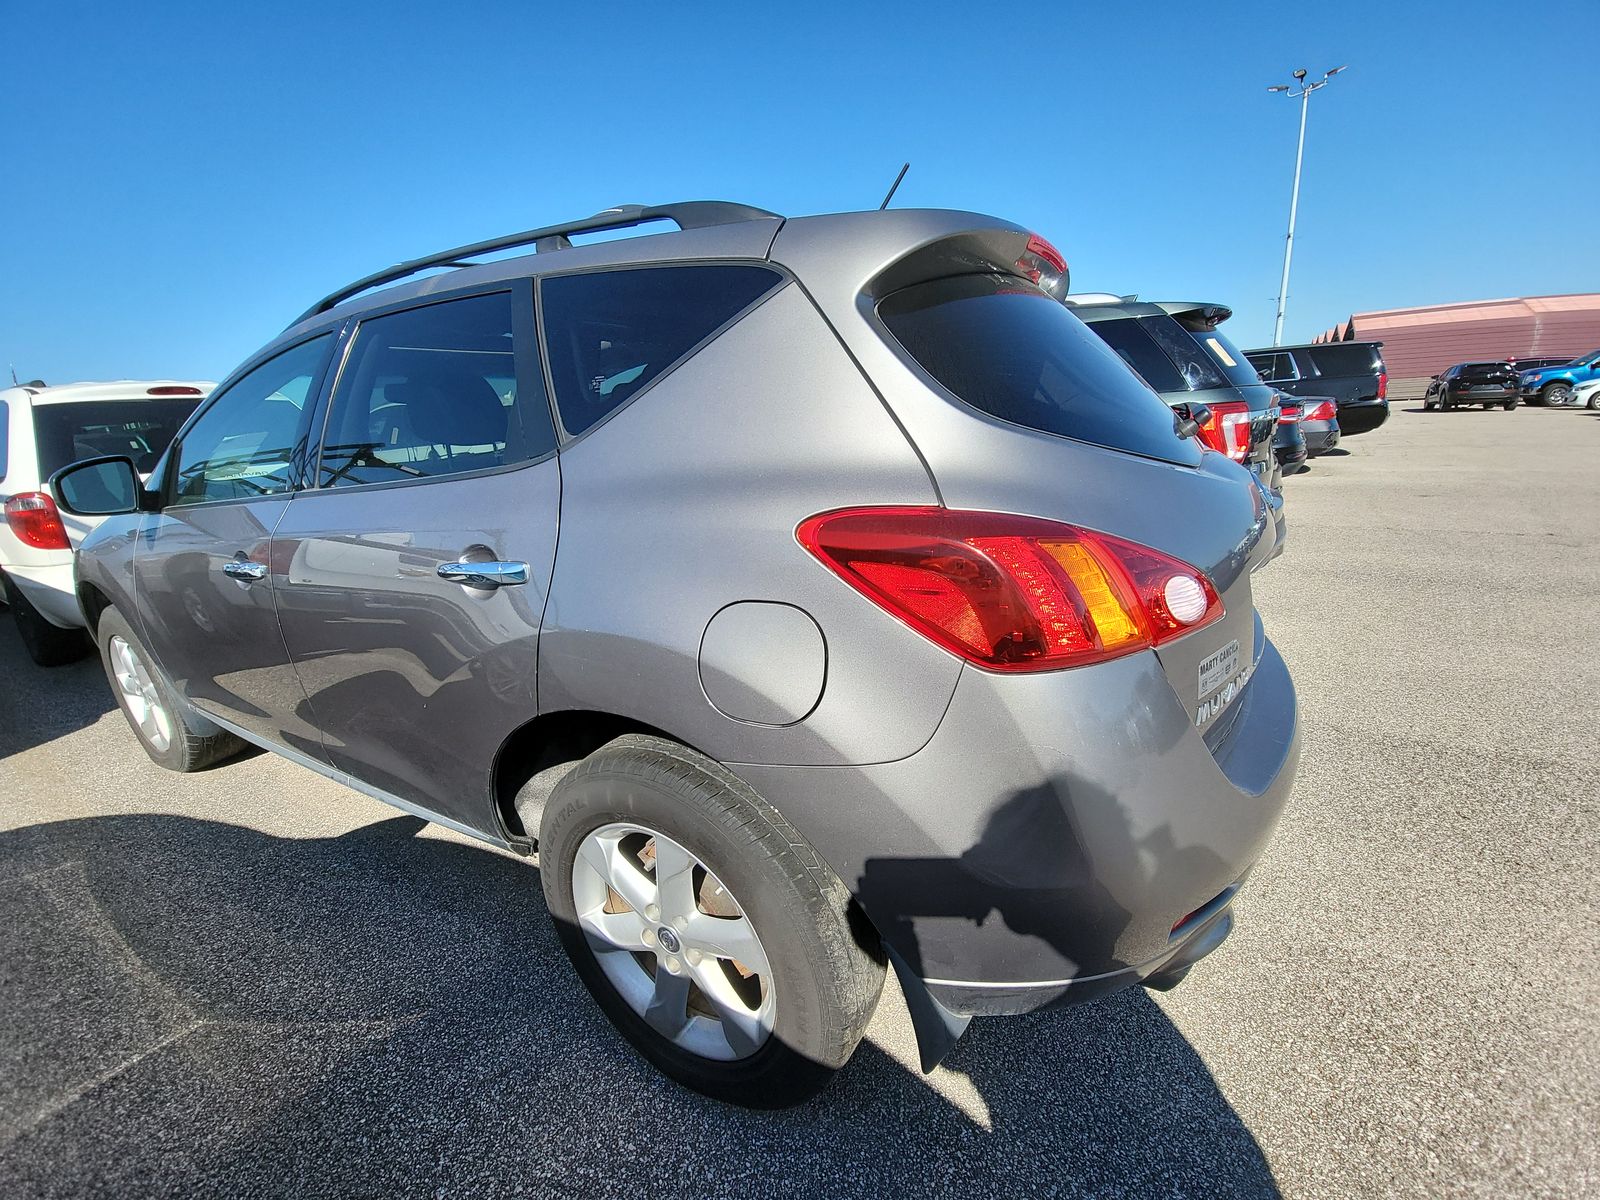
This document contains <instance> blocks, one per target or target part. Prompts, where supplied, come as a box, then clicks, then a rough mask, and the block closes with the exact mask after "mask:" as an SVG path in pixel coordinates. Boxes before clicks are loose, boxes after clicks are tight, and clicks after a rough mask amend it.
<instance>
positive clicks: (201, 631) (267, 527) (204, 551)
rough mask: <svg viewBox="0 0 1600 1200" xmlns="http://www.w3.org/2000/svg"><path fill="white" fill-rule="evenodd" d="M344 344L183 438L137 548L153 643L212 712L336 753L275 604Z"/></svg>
mask: <svg viewBox="0 0 1600 1200" xmlns="http://www.w3.org/2000/svg"><path fill="white" fill-rule="evenodd" d="M334 341H335V335H334V334H333V333H331V332H330V333H324V334H321V335H319V336H317V337H313V338H311V339H309V340H307V341H304V342H300V343H299V344H297V345H294V346H291V347H289V348H288V349H285V350H283V351H281V352H278V353H275V354H273V355H272V356H271V357H270V358H268V359H267V360H265V361H264V362H262V363H260V364H258V365H256V366H254V367H252V368H251V369H250V370H249V371H247V372H245V373H244V374H243V375H241V376H240V377H239V378H238V379H237V380H235V381H234V382H232V383H230V384H228V385H226V387H225V388H224V389H223V390H221V391H219V392H218V393H217V395H216V396H215V398H214V399H213V400H212V401H211V403H209V404H208V405H207V406H206V407H205V408H204V409H203V410H202V411H201V412H200V414H199V416H197V417H196V418H195V419H194V421H193V422H192V423H191V424H190V425H189V426H188V427H187V428H186V429H184V430H183V431H182V434H181V440H180V441H178V442H175V443H174V444H173V446H172V448H171V450H170V452H169V453H168V455H167V459H166V464H165V467H164V469H163V473H162V477H161V505H162V506H161V509H160V511H158V512H156V513H153V514H151V515H150V516H148V517H146V518H145V519H144V520H143V521H142V522H141V524H140V529H139V535H138V537H139V541H138V544H137V545H136V547H135V550H134V556H133V561H134V582H135V595H136V596H137V605H138V617H139V621H140V625H141V628H142V630H143V633H144V637H145V641H146V644H147V645H148V646H149V648H150V650H151V652H152V653H153V654H154V655H155V657H156V659H157V661H158V662H160V664H161V666H162V668H163V669H164V670H165V671H166V673H167V675H168V677H169V678H170V679H171V680H172V682H173V685H174V686H175V687H176V688H177V689H178V691H179V692H180V693H181V694H182V695H183V696H184V697H185V698H187V699H188V700H189V701H190V702H191V703H192V704H193V705H194V706H195V707H196V708H197V709H199V710H200V711H201V712H204V713H208V714H210V715H212V716H216V717H220V718H222V719H223V720H225V721H228V722H229V723H231V724H233V725H235V726H237V727H238V728H240V729H241V730H243V731H244V732H246V733H247V734H249V735H251V736H254V737H257V738H266V739H268V740H270V741H273V742H278V743H282V744H285V745H288V746H289V747H291V748H293V749H296V750H299V751H302V752H304V753H308V754H311V755H313V756H314V757H315V758H317V759H321V758H322V747H321V740H320V738H318V736H317V735H316V732H315V730H314V729H313V728H312V727H311V726H310V725H309V724H308V723H307V721H306V715H307V709H306V702H305V693H304V692H303V691H302V690H301V688H300V684H299V682H298V680H297V679H296V677H295V673H294V669H293V668H292V667H291V666H290V663H289V656H288V653H287V652H286V651H285V649H284V645H283V638H282V636H281V635H280V634H279V631H278V617H277V612H276V608H275V605H274V603H273V596H272V589H273V581H272V579H271V578H270V571H269V550H270V542H271V538H272V530H273V528H274V526H276V525H277V523H278V520H279V518H280V517H282V515H283V513H284V510H285V508H286V506H287V504H288V502H289V496H290V494H291V493H292V491H293V490H294V488H295V487H296V486H297V485H298V484H299V482H300V477H301V475H302V473H303V470H304V467H305V463H306V449H307V446H308V445H309V443H310V429H311V423H312V418H311V413H312V410H313V409H314V408H315V401H316V397H317V394H318V390H319V388H320V386H321V383H322V379H323V375H324V372H325V371H326V369H327V364H328V361H329V358H330V356H331V352H332V349H333V345H334Z"/></svg>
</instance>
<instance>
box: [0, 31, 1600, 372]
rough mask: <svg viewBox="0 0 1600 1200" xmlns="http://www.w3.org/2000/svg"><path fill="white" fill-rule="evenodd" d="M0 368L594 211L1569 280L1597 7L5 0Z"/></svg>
mask: <svg viewBox="0 0 1600 1200" xmlns="http://www.w3.org/2000/svg"><path fill="white" fill-rule="evenodd" d="M4 12H5V16H4V20H3V25H0V28H3V30H4V43H5V45H6V47H7V54H6V83H5V86H4V88H3V89H0V91H3V93H4V98H3V99H0V156H3V162H4V175H3V178H4V181H5V183H4V186H3V189H0V196H3V199H0V370H4V369H5V367H6V365H7V364H11V363H14V364H15V366H16V370H17V373H18V374H19V376H21V377H22V378H24V379H27V378H30V377H36V376H37V377H43V378H45V379H46V380H48V381H53V382H66V381H69V380H73V379H93V378H114V377H119V376H132V377H147V376H158V375H172V376H179V377H206V376H209V377H214V378H220V377H221V376H222V375H223V374H225V373H226V372H227V371H229V370H230V369H231V368H232V367H233V366H234V365H235V364H236V363H237V362H238V361H239V360H240V359H241V358H243V357H244V356H245V355H247V354H248V353H250V352H251V351H252V350H254V349H255V348H256V347H258V346H259V345H261V344H262V343H264V342H265V341H267V340H268V339H269V338H270V337H272V336H273V335H274V334H275V333H276V332H277V331H278V330H279V329H281V328H282V327H283V325H284V324H285V323H287V322H288V320H289V319H290V318H292V317H293V316H294V315H295V314H296V313H298V312H299V311H300V310H301V309H302V308H304V307H305V306H306V305H307V304H308V303H310V302H311V301H312V300H314V299H316V298H317V297H318V296H320V295H322V294H323V293H325V292H327V291H329V290H331V289H332V288H334V287H336V286H338V285H340V284H342V283H344V282H347V281H348V280H350V279H353V278H356V277H358V276H360V275H364V274H366V273H368V272H369V271H372V270H374V269H377V268H378V267H381V266H384V265H386V264H388V263H391V262H394V261H397V260H399V259H403V258H409V257H413V256H415V255H417V254H419V253H425V252H427V251H430V250H436V249H441V248H443V247H446V246H450V245H456V244H459V243H462V242H468V241H473V240H476V239H479V238H482V237H488V236H492V235H495V234H499V233H505V232H510V231H513V230H517V229H524V228H529V227H532V226H537V225H541V224H546V223H550V222H553V221H558V220H562V219H566V218H570V217H574V216H580V215H583V214H587V213H590V212H593V211H595V210H597V209H600V208H604V207H608V206H610V205H613V204H618V203H645V204H649V203H660V202H664V201H666V200H671V199H688V198H714V199H733V200H743V201H747V202H749V203H753V204H758V205H761V206H762V207H765V208H770V209H774V210H777V211H779V212H786V213H793V214H802V213H811V212H827V211H837V210H843V209H851V208H870V207H875V206H876V205H877V203H878V201H879V200H880V199H881V198H882V196H883V193H884V191H885V190H886V189H887V187H888V185H889V183H890V181H891V180H892V178H893V176H894V173H895V171H896V170H897V169H898V168H899V165H900V163H901V162H902V161H903V160H905V159H910V160H911V163H912V166H911V172H910V174H909V176H908V177H907V178H906V181H905V183H904V185H903V186H902V187H901V189H900V193H899V195H898V196H897V197H896V204H897V205H901V206H906V207H915V206H930V207H950V208H968V209H975V210H979V211H986V212H992V213H995V214H998V215H1001V216H1005V217H1009V218H1012V219H1014V220H1018V221H1020V222H1023V223H1026V224H1028V225H1030V226H1032V227H1034V228H1036V229H1038V230H1039V231H1040V232H1041V233H1043V234H1044V235H1045V236H1046V237H1048V238H1049V239H1050V240H1052V241H1053V242H1055V243H1056V245H1058V246H1060V247H1061V249H1062V250H1063V251H1064V253H1065V254H1066V257H1067V259H1068V261H1069V262H1070V264H1071V266H1072V274H1073V285H1074V287H1075V288H1077V289H1079V290H1105V291H1117V292H1122V291H1138V292H1140V293H1142V294H1144V295H1146V296H1157V295H1162V296H1168V297H1176V296H1182V297H1185V298H1191V297H1192V298H1197V299H1215V300H1219V301H1222V302H1225V303H1228V304H1230V305H1232V306H1233V308H1234V310H1235V313H1236V315H1235V317H1234V319H1233V321H1232V322H1231V323H1230V324H1229V326H1228V330H1229V332H1230V333H1231V334H1232V335H1233V337H1234V339H1235V340H1236V341H1238V342H1240V343H1243V344H1255V343H1258V342H1264V341H1266V340H1268V339H1269V338H1270V336H1271V331H1272V314H1273V297H1274V295H1275V294H1276V292H1277V285H1278V272H1279V269H1280V265H1281V255H1282V246H1283V232H1284V223H1285V220H1286V217H1287V209H1288V200H1289V182H1290V173H1291V170H1292V167H1293V161H1294V138H1295V121H1296V111H1295V109H1296V105H1295V104H1292V103H1290V102H1289V101H1287V100H1285V99H1284V98H1283V97H1281V96H1273V95H1269V94H1268V92H1267V91H1266V88H1267V86H1268V85H1269V84H1273V83H1277V82H1282V81H1286V80H1287V77H1288V74H1289V72H1290V71H1291V70H1292V69H1293V68H1295V67H1299V66H1304V67H1306V68H1308V69H1310V70H1311V71H1312V73H1313V76H1314V77H1315V76H1317V75H1320V74H1321V72H1322V71H1323V70H1325V69H1326V68H1328V67H1332V66H1337V65H1339V64H1341V63H1348V64H1349V65H1350V69H1349V71H1347V72H1346V73H1345V74H1343V75H1341V76H1339V77H1338V78H1336V79H1335V80H1334V81H1333V83H1332V84H1331V85H1330V86H1329V87H1328V88H1326V89H1324V90H1323V91H1321V92H1319V93H1317V94H1316V95H1315V96H1314V97H1313V98H1312V101H1311V120H1310V126H1309V133H1308V139H1307V159H1306V176H1305V182H1304V187H1303V191H1302V194H1301V208H1300V226H1299V229H1298V231H1297V237H1296V249H1295V272H1294V277H1293V279H1292V280H1291V283H1290V298H1289V316H1288V323H1287V326H1286V335H1287V336H1288V337H1289V338H1290V339H1298V338H1303V337H1309V336H1310V335H1312V334H1314V333H1317V332H1319V331H1320V330H1322V329H1324V328H1326V327H1327V326H1329V325H1331V324H1333V323H1334V322H1336V321H1338V320H1341V319H1343V318H1344V317H1346V316H1348V315H1349V314H1350V313H1351V312H1352V311H1361V310H1364V309H1373V308H1391V307H1398V306H1402V305H1409V304H1427V303H1436V302H1446V301H1452V300H1468V299H1480V298H1486V297H1492V296H1506V295H1528V294H1540V293H1559V292H1574V291H1593V290H1600V221H1597V214H1600V200H1597V197H1600V136H1597V134H1600V99H1597V95H1600V93H1597V91H1596V82H1595V73H1594V70H1593V63H1594V61H1595V59H1594V53H1593V48H1594V47H1595V46H1596V45H1597V44H1600V5H1597V4H1595V3H1594V0H1585V2H1583V3H1570V4H1562V3H1540V4H1530V3H1522V4H1504V3H1482V2H1479V0H1460V2H1458V3H1453V4H1439V5H1422V4H1410V3H1405V2H1403V0H1390V2H1389V3H1386V4H1381V5H1363V4H1357V3H1346V4H1318V5H1305V6H1302V5H1298V4H1283V3H1273V4H1227V5H1177V4H1171V5H1168V4H1165V3H1160V2H1154V3H1150V2H1147V3H1142V4H1120V5H1092V6H1086V5H1080V4H1076V3H1055V4H1040V5H1034V6H1018V7H1014V8H1001V7H994V8H990V7H987V6H982V7H980V6H978V5H944V4H939V3H923V4H881V5H860V4H839V5H835V4H830V3H823V2H819V3H814V4H811V5H805V6H783V7H782V8H771V9H768V8H766V7H764V6H760V5H724V4H715V3H706V4H700V5H687V4H685V5H661V4H651V5H630V4H627V3H610V4H604V5H593V6H590V5H577V4H568V5H536V4H532V3H527V4H504V5H493V4H475V3H470V2H465V0H462V2H458V3H455V4H450V5H444V4H439V5H421V4H410V3H403V2H388V3H381V4H379V3H358V2H352V3H337V4H328V3H320V4H304V5H301V4H296V3H288V2H284V3H275V4H270V5H267V4H260V5H249V6H245V5H227V4H209V5H194V6H185V5H179V4H162V3H152V4H148V5H111V4H98V5H79V4H74V3H67V2H60V3H57V2H47V3H39V2H35V0H8V4H7V5H6V8H5V10H4Z"/></svg>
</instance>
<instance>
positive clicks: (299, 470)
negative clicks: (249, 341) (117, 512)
mask: <svg viewBox="0 0 1600 1200" xmlns="http://www.w3.org/2000/svg"><path fill="white" fill-rule="evenodd" d="M343 333H344V329H343V327H342V326H339V325H327V326H324V327H323V328H321V329H318V330H316V331H315V332H314V333H312V334H310V335H309V336H307V337H303V338H300V339H299V340H298V341H294V342H290V343H289V344H288V345H286V346H281V347H278V348H276V349H274V350H273V351H272V353H270V354H259V353H258V354H256V355H255V356H254V357H252V358H250V359H247V360H246V361H245V362H244V363H243V364H242V365H241V366H240V367H238V368H237V369H235V371H234V372H233V374H232V375H230V376H229V377H228V378H227V379H225V380H224V381H223V382H222V385H221V386H220V387H218V388H217V389H216V390H215V391H213V392H212V393H211V395H209V396H207V397H206V399H205V403H203V404H201V405H200V406H199V407H198V408H196V409H195V410H194V412H192V413H191V414H189V419H188V420H187V421H185V422H184V423H183V427H182V428H181V429H179V430H178V436H177V437H175V438H173V439H172V444H171V445H169V446H168V447H167V449H166V452H165V453H164V454H163V455H162V456H161V461H162V465H161V493H160V494H161V511H162V512H165V511H166V510H167V509H169V508H172V507H174V494H173V489H174V488H175V487H176V486H177V482H178V468H177V464H178V462H179V461H180V460H181V459H182V457H183V443H184V439H185V438H187V437H188V436H189V431H190V430H192V429H193V428H194V427H195V425H196V424H197V423H198V422H199V421H200V419H201V418H202V417H204V416H205V415H206V413H208V412H210V411H211V410H212V409H213V408H215V407H216V405H217V404H218V403H219V402H220V401H221V400H222V399H223V398H224V397H226V396H227V395H228V394H229V393H230V392H232V391H233V389H234V388H236V387H237V386H238V385H239V384H240V383H242V382H244V380H246V379H248V378H249V377H250V376H251V375H252V374H253V373H254V372H255V371H256V369H257V368H258V367H264V366H266V365H267V363H269V362H271V361H272V360H273V359H275V358H279V357H281V356H282V355H285V354H288V353H290V352H292V351H294V350H298V349H299V348H300V347H301V346H304V345H306V344H308V343H310V342H314V341H316V340H317V339H318V338H323V337H326V338H328V340H329V348H328V350H327V351H326V352H325V353H324V354H323V356H322V363H321V365H320V366H319V367H318V368H317V374H316V377H315V378H314V379H313V380H312V382H311V384H310V386H308V387H307V388H306V396H307V403H306V406H305V411H304V412H302V413H301V414H300V422H299V425H298V426H297V428H296V430H295V456H296V457H297V458H298V459H299V462H298V463H297V464H296V466H295V468H294V476H293V478H292V479H291V480H290V486H289V488H287V489H286V490H285V491H282V492H275V493H273V494H272V495H271V496H259V497H258V496H235V497H228V498H226V499H218V500H198V501H195V502H194V503H192V504H184V505H179V506H178V507H182V508H198V507H200V506H201V505H208V504H249V503H252V502H254V501H255V500H258V499H260V500H268V499H276V498H278V497H280V496H292V495H293V494H294V493H295V492H296V491H298V490H300V489H301V488H302V487H304V486H305V464H306V459H307V458H308V457H309V454H310V449H311V436H312V434H311V431H312V428H313V417H314V415H315V409H316V405H315V403H313V402H312V401H311V397H314V396H319V395H320V394H321V391H322V387H323V385H324V384H325V383H326V382H327V378H328V364H329V362H330V361H331V360H332V356H333V351H334V349H335V348H337V346H338V343H339V340H340V337H341V336H342V335H343ZM330 335H332V336H330Z"/></svg>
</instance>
